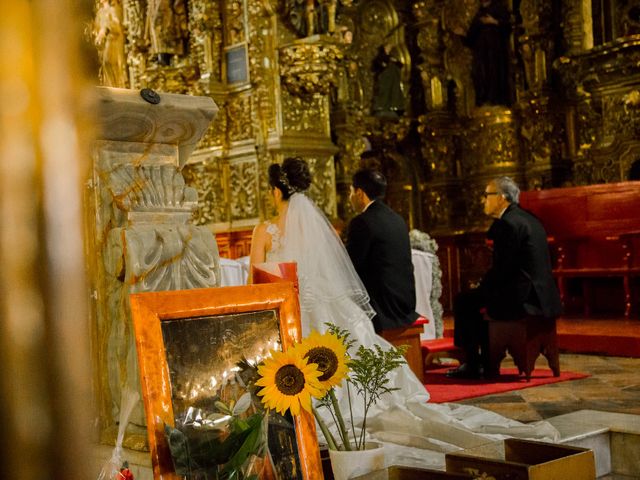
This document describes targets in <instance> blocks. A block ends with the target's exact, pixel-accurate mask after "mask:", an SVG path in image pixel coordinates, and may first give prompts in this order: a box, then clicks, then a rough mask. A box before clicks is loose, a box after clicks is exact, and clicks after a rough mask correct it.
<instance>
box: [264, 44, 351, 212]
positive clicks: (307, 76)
mask: <svg viewBox="0 0 640 480" xmlns="http://www.w3.org/2000/svg"><path fill="white" fill-rule="evenodd" d="M279 52H280V55H279V62H280V63H279V68H280V83H281V89H280V99H281V102H280V103H279V104H278V106H277V112H278V116H279V118H280V121H279V125H280V127H279V128H281V130H280V132H281V134H280V137H279V138H278V139H277V140H276V141H270V142H269V151H270V152H271V154H272V156H273V157H274V158H277V159H282V158H284V157H286V156H287V155H300V156H301V157H303V158H304V159H305V160H307V161H308V162H309V164H310V166H311V169H312V172H313V174H314V181H313V184H312V187H311V192H310V194H311V196H312V197H313V198H314V200H315V201H316V202H317V203H318V206H319V207H320V208H321V209H322V210H323V211H324V212H325V214H326V215H327V216H328V217H329V218H335V217H336V212H337V206H336V193H335V166H334V161H333V156H334V154H335V153H336V151H337V148H336V146H335V145H334V144H333V143H332V142H331V129H330V104H329V101H330V99H329V95H330V93H331V89H332V88H334V87H335V86H336V84H337V74H338V70H339V63H340V62H341V61H342V58H343V54H342V51H341V49H340V48H339V47H338V46H337V45H336V42H335V41H332V40H331V39H329V38H327V37H324V36H321V37H319V38H317V39H316V38H313V39H308V38H307V39H300V40H296V41H294V42H292V43H290V44H286V45H282V46H281V47H280V49H279Z"/></svg>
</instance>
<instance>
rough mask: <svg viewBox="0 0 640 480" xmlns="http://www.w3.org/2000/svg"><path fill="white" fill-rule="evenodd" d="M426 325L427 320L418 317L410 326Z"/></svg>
mask: <svg viewBox="0 0 640 480" xmlns="http://www.w3.org/2000/svg"><path fill="white" fill-rule="evenodd" d="M427 323H429V319H428V318H424V317H418V319H417V320H416V321H415V322H413V324H412V326H413V327H419V326H420V325H426V324H427Z"/></svg>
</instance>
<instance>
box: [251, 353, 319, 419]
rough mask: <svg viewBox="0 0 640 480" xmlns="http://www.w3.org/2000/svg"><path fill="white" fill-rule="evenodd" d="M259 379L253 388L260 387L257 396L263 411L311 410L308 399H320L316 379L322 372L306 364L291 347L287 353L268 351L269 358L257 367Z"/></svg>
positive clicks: (315, 366)
mask: <svg viewBox="0 0 640 480" xmlns="http://www.w3.org/2000/svg"><path fill="white" fill-rule="evenodd" d="M258 373H259V374H260V379H259V380H258V381H257V382H256V385H257V386H259V387H263V388H262V389H261V390H260V391H259V392H258V395H260V396H262V397H263V398H262V403H264V404H265V405H266V406H267V408H270V409H273V410H276V411H277V412H279V413H281V414H284V413H285V412H286V411H287V409H291V414H292V415H297V414H298V413H300V407H302V408H304V409H305V410H307V411H308V412H310V411H311V396H314V397H319V396H322V392H323V390H322V386H321V385H320V382H319V381H318V377H319V376H320V375H322V373H321V372H320V371H319V370H318V366H317V365H315V364H311V363H308V362H307V360H306V359H304V358H302V356H300V355H298V354H297V353H296V350H295V348H294V349H291V350H289V351H287V352H277V351H276V352H272V356H271V357H270V358H267V359H266V360H265V361H264V364H262V365H260V366H259V367H258Z"/></svg>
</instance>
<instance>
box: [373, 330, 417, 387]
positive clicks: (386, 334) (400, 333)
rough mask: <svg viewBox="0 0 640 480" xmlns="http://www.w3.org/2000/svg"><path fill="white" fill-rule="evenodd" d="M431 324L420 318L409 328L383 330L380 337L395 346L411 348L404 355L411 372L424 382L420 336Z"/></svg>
mask: <svg viewBox="0 0 640 480" xmlns="http://www.w3.org/2000/svg"><path fill="white" fill-rule="evenodd" d="M427 323H429V320H427V319H426V318H423V317H420V318H419V319H418V320H416V321H415V322H414V323H413V324H411V325H409V326H408V327H401V328H392V329H391V330H383V331H382V332H381V333H380V336H381V337H382V338H384V339H385V340H386V341H387V342H389V343H390V344H392V345H393V346H396V347H399V346H400V345H407V346H408V347H409V348H408V349H407V351H406V352H405V354H404V358H405V359H406V361H407V365H409V368H410V369H411V371H412V372H413V373H414V374H415V375H416V377H418V378H419V379H420V381H421V382H424V365H423V363H422V350H421V348H420V334H421V333H422V332H423V331H424V325H425V324H427Z"/></svg>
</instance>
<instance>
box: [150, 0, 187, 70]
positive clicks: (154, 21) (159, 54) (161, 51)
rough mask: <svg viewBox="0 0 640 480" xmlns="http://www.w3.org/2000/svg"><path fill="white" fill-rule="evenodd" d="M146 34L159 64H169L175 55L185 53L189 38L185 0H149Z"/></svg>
mask: <svg viewBox="0 0 640 480" xmlns="http://www.w3.org/2000/svg"><path fill="white" fill-rule="evenodd" d="M145 36H146V38H147V39H148V40H149V43H150V49H149V53H151V55H152V56H153V59H154V60H155V61H156V62H157V63H158V64H159V65H163V66H168V65H170V64H171V58H172V57H173V56H174V55H184V54H185V53H186V49H187V44H188V40H189V30H188V24H187V5H186V2H185V0H149V3H148V4H147V20H146V24H145Z"/></svg>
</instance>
